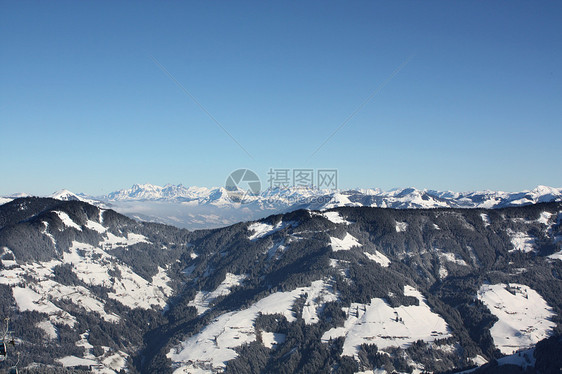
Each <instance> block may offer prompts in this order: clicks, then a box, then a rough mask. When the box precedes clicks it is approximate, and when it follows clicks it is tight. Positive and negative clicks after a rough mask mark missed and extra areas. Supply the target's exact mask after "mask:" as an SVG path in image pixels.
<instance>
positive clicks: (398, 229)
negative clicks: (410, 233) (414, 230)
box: [396, 221, 408, 232]
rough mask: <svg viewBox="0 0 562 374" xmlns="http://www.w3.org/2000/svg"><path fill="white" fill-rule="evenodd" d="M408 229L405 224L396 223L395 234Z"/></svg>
mask: <svg viewBox="0 0 562 374" xmlns="http://www.w3.org/2000/svg"><path fill="white" fill-rule="evenodd" d="M407 229H408V224H407V223H406V222H398V221H396V232H404V231H406V230H407Z"/></svg>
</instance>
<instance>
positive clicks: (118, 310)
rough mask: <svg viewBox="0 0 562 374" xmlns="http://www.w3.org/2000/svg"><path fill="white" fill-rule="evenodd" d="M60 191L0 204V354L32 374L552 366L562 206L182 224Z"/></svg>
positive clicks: (331, 213) (349, 211) (561, 272)
mask: <svg viewBox="0 0 562 374" xmlns="http://www.w3.org/2000/svg"><path fill="white" fill-rule="evenodd" d="M65 196H66V197H67V198H68V200H69V201H62V200H57V199H51V198H35V197H25V198H17V199H15V200H13V201H11V202H8V203H6V204H3V205H1V206H0V301H1V302H0V314H1V315H2V316H7V317H10V321H11V322H10V323H11V329H12V330H13V332H12V333H11V334H10V335H11V337H13V338H14V341H15V347H12V346H9V347H8V356H7V358H6V360H5V364H7V365H12V364H13V363H14V362H15V357H14V356H15V353H16V352H20V353H21V356H20V360H21V361H20V367H22V368H26V369H27V372H29V373H49V372H52V373H58V372H60V373H63V372H65V373H67V372H95V373H120V372H129V373H176V374H179V373H199V374H202V373H206V374H211V373H381V372H389V373H390V372H400V373H410V372H424V371H432V372H451V371H453V370H469V369H471V368H474V367H475V366H478V365H484V366H483V367H482V368H480V369H478V370H479V371H477V372H482V373H487V372H494V373H510V372H514V370H521V368H522V367H526V368H527V369H529V370H534V371H529V372H542V373H554V372H558V371H559V369H560V368H561V367H562V363H561V362H560V354H559V352H560V350H561V349H562V341H561V340H560V339H561V338H560V336H561V335H560V334H561V333H562V202H543V203H536V204H529V205H522V206H517V207H504V208H496V209H483V208H471V209H466V208H448V207H447V208H432V209H391V208H374V207H339V208H330V209H326V210H322V211H315V210H304V209H300V210H295V211H292V212H289V213H284V214H276V215H271V216H269V217H267V218H264V219H260V220H256V221H251V222H241V223H237V224H234V225H231V226H228V227H224V228H218V229H208V230H198V231H188V230H185V229H180V228H176V227H172V226H167V225H163V224H158V223H147V222H138V221H136V220H133V219H130V218H128V217H126V216H124V215H122V214H119V213H117V212H115V211H113V210H111V209H107V208H106V207H102V206H100V205H98V206H96V205H92V204H89V203H86V202H83V201H79V200H76V199H74V198H72V196H70V195H68V194H65ZM1 365H3V364H1V363H0V370H2V366H1ZM4 367H6V366H4ZM63 370H65V371H63Z"/></svg>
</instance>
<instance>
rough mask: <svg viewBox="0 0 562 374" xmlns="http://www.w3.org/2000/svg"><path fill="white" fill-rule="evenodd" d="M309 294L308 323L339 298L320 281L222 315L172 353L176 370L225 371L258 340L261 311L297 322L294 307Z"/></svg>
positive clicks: (169, 355)
mask: <svg viewBox="0 0 562 374" xmlns="http://www.w3.org/2000/svg"><path fill="white" fill-rule="evenodd" d="M305 294H307V295H308V296H307V300H306V302H305V308H304V310H303V318H304V317H305V315H306V320H305V321H308V323H315V322H316V321H317V320H318V317H317V313H318V311H319V309H320V308H321V307H322V305H323V304H324V303H325V302H326V301H328V300H335V297H336V295H333V294H332V293H331V287H330V286H329V285H328V284H327V283H326V282H324V281H321V280H319V281H315V282H313V283H312V284H311V286H309V287H300V288H297V289H295V290H293V291H289V292H276V293H274V294H271V295H269V296H267V297H265V298H263V299H261V300H259V301H257V302H256V303H255V304H253V305H252V306H250V307H249V308H247V309H244V310H239V311H233V312H228V313H225V314H222V315H221V316H219V317H217V318H216V319H215V320H214V321H212V322H211V323H210V324H209V325H207V326H206V327H205V328H203V330H201V332H199V333H198V334H196V335H193V336H191V337H189V338H188V339H187V340H185V341H183V342H182V343H181V344H180V345H179V346H178V347H176V348H173V349H172V350H170V352H168V354H167V356H168V358H170V359H171V360H172V361H173V362H175V363H177V364H179V366H180V367H178V368H177V369H176V371H174V373H176V374H177V373H195V372H197V373H213V372H216V371H217V370H222V369H223V368H224V367H225V363H226V362H227V361H229V360H232V359H234V358H236V357H237V355H238V354H237V353H236V351H235V348H237V347H240V346H241V345H243V344H245V343H250V342H253V341H255V340H256V333H257V332H256V330H255V328H254V322H255V320H256V318H257V317H258V315H259V314H260V313H262V314H277V313H279V314H282V315H283V316H285V318H286V319H287V321H289V322H293V321H295V319H296V317H295V316H294V314H293V313H294V312H293V310H292V307H293V304H294V303H295V301H296V300H297V299H298V298H299V297H301V296H303V295H305ZM270 338H271V336H269V335H267V334H266V340H265V341H266V343H265V344H273V343H272V342H271V339H270ZM278 338H279V339H280V337H278ZM262 339H263V333H262ZM272 339H273V338H272ZM278 343H280V340H278Z"/></svg>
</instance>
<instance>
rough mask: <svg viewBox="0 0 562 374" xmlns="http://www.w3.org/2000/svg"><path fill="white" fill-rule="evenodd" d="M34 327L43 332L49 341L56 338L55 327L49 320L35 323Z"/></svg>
mask: <svg viewBox="0 0 562 374" xmlns="http://www.w3.org/2000/svg"><path fill="white" fill-rule="evenodd" d="M35 326H37V327H38V328H40V329H41V330H43V331H44V332H45V335H47V337H48V338H49V339H56V338H57V337H58V333H57V329H56V327H55V326H54V325H53V323H52V322H51V321H49V320H45V321H41V322H37V323H36V324H35Z"/></svg>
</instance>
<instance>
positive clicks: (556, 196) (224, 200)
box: [0, 184, 562, 229]
mask: <svg viewBox="0 0 562 374" xmlns="http://www.w3.org/2000/svg"><path fill="white" fill-rule="evenodd" d="M49 197H52V198H56V199H59V200H78V201H84V202H88V203H90V204H93V205H98V206H102V207H106V208H112V209H115V210H116V211H118V212H120V213H123V214H125V215H127V216H129V217H131V218H135V219H137V220H141V221H151V222H159V223H164V224H170V225H174V226H180V227H183V228H188V229H205V228H216V227H224V226H227V225H230V224H234V223H236V222H243V221H249V220H255V219H260V218H264V217H267V216H268V215H271V214H279V213H287V212H290V211H294V210H298V209H309V210H326V209H331V208H336V207H342V206H369V207H383V208H397V209H422V208H439V207H450V208H503V207H508V206H520V205H528V204H535V203H538V202H549V201H561V200H562V188H554V187H547V186H538V187H536V188H534V189H532V190H525V191H520V192H503V191H491V190H484V191H473V192H453V191H436V190H429V189H421V190H420V189H416V188H412V187H410V188H403V189H393V190H390V191H383V190H381V189H355V190H337V191H332V190H315V189H309V188H286V189H281V188H277V189H267V190H265V191H262V192H261V193H260V194H259V195H257V196H248V197H247V201H246V203H244V204H241V203H239V202H233V201H231V200H230V199H229V195H228V191H227V190H226V189H225V188H222V187H217V188H207V187H193V186H192V187H185V186H183V185H181V184H179V185H172V184H167V185H165V186H163V187H162V186H157V185H153V184H135V185H133V186H132V187H131V188H128V189H122V190H119V191H115V192H112V193H110V194H107V195H104V196H100V197H91V196H86V195H84V194H75V193H72V192H70V191H68V190H61V191H58V192H55V193H53V194H51V195H50V196H49ZM8 201H11V199H10V198H4V199H0V204H1V203H6V202H8Z"/></svg>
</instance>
